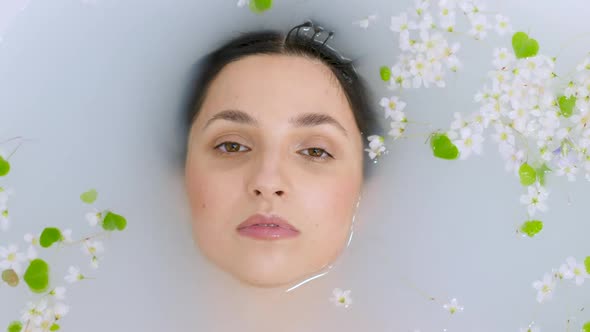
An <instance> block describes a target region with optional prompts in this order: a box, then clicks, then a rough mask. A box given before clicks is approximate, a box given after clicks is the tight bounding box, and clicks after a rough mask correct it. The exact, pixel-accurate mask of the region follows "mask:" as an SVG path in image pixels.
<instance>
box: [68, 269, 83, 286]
mask: <svg viewBox="0 0 590 332" xmlns="http://www.w3.org/2000/svg"><path fill="white" fill-rule="evenodd" d="M64 279H65V280H66V281H67V282H69V283H71V284H72V283H75V282H78V281H80V280H82V279H84V276H83V275H82V274H81V273H80V269H79V268H78V267H76V266H70V267H69V268H68V275H66V276H65V278H64Z"/></svg>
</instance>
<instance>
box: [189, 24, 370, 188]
mask: <svg viewBox="0 0 590 332" xmlns="http://www.w3.org/2000/svg"><path fill="white" fill-rule="evenodd" d="M326 34H327V37H326V36H325V35H326ZM322 35H323V38H322ZM333 35H334V33H333V32H332V31H329V32H328V31H326V30H324V29H323V28H322V27H320V26H318V25H315V24H314V23H313V22H311V21H306V22H305V23H303V24H300V25H298V26H295V27H293V28H292V29H291V30H290V31H289V32H288V33H287V34H286V35H284V34H283V33H281V32H280V31H275V30H261V31H253V32H246V33H242V34H240V35H239V36H237V37H234V38H233V39H231V40H229V41H226V42H225V43H224V44H222V45H221V46H220V47H218V48H217V49H215V50H214V51H213V52H211V53H209V54H207V55H206V56H205V57H203V58H202V59H201V61H200V62H199V63H198V68H197V72H198V73H197V75H196V81H195V85H194V86H193V88H192V89H193V90H192V91H193V95H192V97H191V105H190V107H189V110H188V112H187V117H186V118H185V120H184V121H185V124H186V127H185V130H186V133H188V132H189V131H190V128H191V126H192V124H193V122H194V121H195V119H196V117H197V115H198V114H199V111H200V109H201V106H202V104H203V102H204V100H205V97H206V96H207V91H208V89H209V86H210V85H211V82H212V81H213V80H214V79H215V77H216V76H217V75H218V74H219V72H220V71H221V70H222V69H223V68H224V67H225V66H226V65H227V64H229V63H231V62H234V61H237V60H240V59H242V58H244V57H246V56H250V55H260V54H266V55H272V54H277V55H294V56H303V57H307V58H311V59H317V60H320V61H322V62H323V63H324V64H325V65H327V67H328V68H329V69H330V70H331V72H332V73H333V74H334V76H335V77H336V79H337V80H338V82H339V85H340V87H341V88H342V91H343V92H344V94H345V95H346V99H347V100H348V104H349V105H350V108H351V109H352V112H353V114H354V118H355V122H356V124H357V127H358V129H359V131H360V133H361V137H362V139H363V142H362V145H363V149H364V148H365V147H366V146H367V145H368V144H367V143H366V142H368V141H367V139H366V137H368V135H372V134H374V133H375V132H376V131H378V130H379V129H378V126H379V125H378V122H377V119H376V117H375V114H374V112H373V111H372V110H371V103H370V100H371V96H370V93H369V90H368V88H367V85H366V83H365V81H364V80H363V79H362V77H360V76H359V75H358V74H357V72H356V70H355V69H354V66H353V61H352V60H350V59H347V58H345V57H343V56H341V55H340V54H339V52H337V51H336V50H335V49H334V48H332V47H331V46H330V45H328V44H327V42H328V40H329V39H331V38H332V37H333ZM185 156H186V149H185ZM363 161H364V165H363V176H364V177H365V178H366V177H367V176H368V175H369V170H370V169H372V168H373V167H369V166H370V165H369V163H370V158H368V156H367V153H366V151H363Z"/></svg>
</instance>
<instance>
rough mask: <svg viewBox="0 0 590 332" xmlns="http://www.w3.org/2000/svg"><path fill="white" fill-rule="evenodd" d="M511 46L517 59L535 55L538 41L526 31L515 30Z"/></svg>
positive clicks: (537, 50)
mask: <svg viewBox="0 0 590 332" xmlns="http://www.w3.org/2000/svg"><path fill="white" fill-rule="evenodd" d="M512 48H513V49H514V54H515V55H516V57H517V58H518V59H522V58H528V57H532V56H535V55H537V53H538V52H539V43H538V42H537V41H536V40H534V39H532V38H529V35H527V34H526V33H524V32H517V33H515V34H514V35H513V36H512Z"/></svg>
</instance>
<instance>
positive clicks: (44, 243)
mask: <svg viewBox="0 0 590 332" xmlns="http://www.w3.org/2000/svg"><path fill="white" fill-rule="evenodd" d="M62 239H63V237H62V235H61V231H60V230H59V229H58V228H55V227H47V228H45V229H44V230H43V232H42V233H41V236H40V237H39V244H41V247H43V248H49V247H51V245H52V244H54V243H55V242H59V241H61V240H62Z"/></svg>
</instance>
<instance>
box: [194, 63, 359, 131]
mask: <svg viewBox="0 0 590 332" xmlns="http://www.w3.org/2000/svg"><path fill="white" fill-rule="evenodd" d="M222 109H241V110H244V111H246V112H249V113H251V114H253V115H254V116H256V115H260V116H264V117H273V118H275V119H281V120H287V119H290V118H292V117H293V115H294V114H296V113H309V112H314V113H326V114H328V115H330V116H332V117H334V118H336V119H338V120H339V121H340V122H347V123H348V125H350V122H352V123H353V124H354V116H353V114H352V111H351V110H350V106H349V104H348V101H347V98H346V95H345V94H344V92H343V91H342V88H341V87H340V85H339V84H338V81H337V79H336V77H335V75H334V74H333V73H332V72H331V71H330V69H329V68H328V67H327V66H326V65H325V64H323V63H321V62H320V61H317V60H314V59H309V58H305V57H303V56H292V55H254V56H248V57H245V58H243V59H240V60H238V61H235V62H232V63H230V64H228V65H227V66H225V67H224V68H223V70H222V71H221V72H220V73H219V74H218V76H217V77H216V78H215V79H214V80H213V81H212V83H211V86H210V88H209V91H208V93H207V97H206V99H205V102H204V103H203V110H202V111H204V113H208V116H211V115H213V114H214V113H216V112H218V111H221V110H222ZM348 125H347V124H343V126H348Z"/></svg>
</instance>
